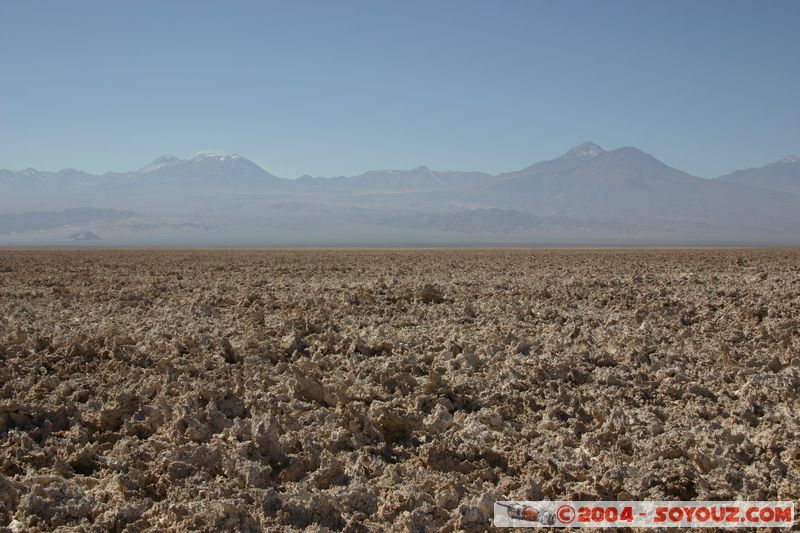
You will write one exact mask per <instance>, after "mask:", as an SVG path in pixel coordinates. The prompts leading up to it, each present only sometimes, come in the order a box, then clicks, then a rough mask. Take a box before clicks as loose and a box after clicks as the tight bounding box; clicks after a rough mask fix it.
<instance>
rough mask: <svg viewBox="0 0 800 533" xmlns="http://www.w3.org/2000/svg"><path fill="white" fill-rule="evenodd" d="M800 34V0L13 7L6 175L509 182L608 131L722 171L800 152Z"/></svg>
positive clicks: (2, 91)
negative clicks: (465, 174) (225, 173)
mask: <svg viewBox="0 0 800 533" xmlns="http://www.w3.org/2000/svg"><path fill="white" fill-rule="evenodd" d="M798 28H800V2H797V1H791V0H788V1H769V2H763V1H755V0H754V1H749V2H740V1H730V0H726V1H694V0H691V1H690V0H685V1H681V0H670V1H647V2H642V1H635V0H631V1H592V0H587V1H569V0H567V1H555V0H552V1H512V0H507V1H501V2H492V1H482V2H468V1H430V0H428V1H419V2H417V1H408V0H404V1H402V2H400V1H395V2H388V1H369V2H367V1H359V2H355V1H336V2H333V1H318V2H309V1H292V2H280V3H278V2H275V3H270V2H242V1H231V2H222V1H220V2H202V1H191V2H179V1H171V2H160V1H159V2H156V1H136V2H127V3H122V2H107V1H96V2H89V1H79V0H78V1H70V2H63V1H59V2H39V1H22V0H20V1H12V0H7V1H4V2H2V3H0V168H12V169H21V168H24V167H28V166H33V167H36V168H39V169H44V170H57V169H60V168H65V167H74V168H80V169H84V170H89V171H95V172H99V171H106V170H120V171H121V170H129V169H134V168H138V167H140V166H143V165H145V164H146V163H148V162H149V161H150V160H152V159H154V158H155V157H157V156H159V155H162V154H172V155H176V156H179V157H189V156H192V155H194V154H196V153H198V152H200V151H205V150H213V151H218V152H237V153H240V154H242V155H244V156H245V157H248V158H249V159H252V160H253V161H255V162H256V163H258V164H259V165H261V166H263V167H264V168H265V169H267V170H268V171H270V172H272V173H274V174H277V175H280V176H284V177H297V176H299V175H301V174H312V175H349V174H355V173H359V172H362V171H365V170H368V169H373V168H411V167H415V166H417V165H421V164H424V165H427V166H429V167H431V168H437V169H460V170H483V171H487V172H492V173H495V172H501V171H509V170H514V169H517V168H520V167H523V166H526V165H528V164H530V163H533V162H536V161H539V160H542V159H550V158H552V157H555V156H558V155H559V154H561V153H562V152H564V151H565V150H567V149H568V148H569V147H570V146H573V145H575V144H578V143H580V142H582V141H584V140H593V141H595V142H597V143H598V144H600V145H601V146H603V147H604V148H607V149H608V148H615V147H619V146H625V145H633V146H637V147H639V148H641V149H643V150H645V151H647V152H650V153H652V154H653V155H655V156H656V157H658V158H660V159H662V160H663V161H665V162H666V163H668V164H670V165H673V166H676V167H678V168H681V169H683V170H686V171H688V172H691V173H693V174H697V175H700V176H704V177H712V176H716V175H718V174H722V173H726V172H729V171H731V170H734V169H737V168H742V167H748V166H760V165H762V164H765V163H768V162H771V161H773V160H776V159H780V158H782V157H784V156H787V155H790V154H795V153H800V99H799V98H798V95H800V31H798Z"/></svg>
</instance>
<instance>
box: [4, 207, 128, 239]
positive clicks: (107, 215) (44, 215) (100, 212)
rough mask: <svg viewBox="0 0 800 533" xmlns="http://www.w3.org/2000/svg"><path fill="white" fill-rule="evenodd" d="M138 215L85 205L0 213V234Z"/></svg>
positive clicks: (118, 219) (111, 220)
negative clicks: (58, 209)
mask: <svg viewBox="0 0 800 533" xmlns="http://www.w3.org/2000/svg"><path fill="white" fill-rule="evenodd" d="M134 215H136V213H134V212H133V211H118V210H116V209H94V208H91V207H84V208H78V209H63V210H61V211H34V212H27V213H2V214H0V234H3V233H20V232H25V231H42V230H49V229H53V228H61V227H74V226H85V225H87V224H95V223H99V222H105V223H107V222H119V221H122V220H127V219H129V218H131V217H132V216H134Z"/></svg>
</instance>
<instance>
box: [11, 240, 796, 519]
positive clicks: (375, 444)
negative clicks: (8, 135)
mask: <svg viewBox="0 0 800 533" xmlns="http://www.w3.org/2000/svg"><path fill="white" fill-rule="evenodd" d="M798 391H800V251H798V250H794V249H771V250H748V249H729V250H726V249H685V250H680V249H676V250H527V249H497V250H482V249H475V250H466V249H465V250H269V251H266V250H265V251H257V250H252V251H245V250H208V251H200V250H196V251H195V250H163V251H134V250H128V251H114V250H105V251H103V250H96V251H75V250H72V251H2V252H0V526H3V525H6V524H9V523H10V522H11V521H12V519H13V520H15V521H16V522H14V524H15V527H19V528H22V529H23V530H26V531H37V530H38V531H49V530H52V529H55V528H57V527H59V526H71V527H79V528H82V529H83V530H87V531H95V530H97V531H100V530H112V531H113V530H122V529H126V530H128V531H144V530H150V529H157V530H161V531H182V530H187V529H200V530H216V529H230V530H238V531H260V530H274V531H287V530H293V529H296V530H300V529H303V528H316V529H317V530H323V528H329V529H332V530H346V531H367V530H386V529H396V530H416V531H420V530H424V528H428V529H430V530H451V531H452V530H459V529H466V530H483V529H485V528H487V527H488V526H489V524H490V520H491V510H492V503H493V502H494V500H496V499H583V500H586V499H628V500H640V499H670V500H688V499H706V500H711V499H749V500H769V499H781V500H792V499H794V500H797V499H800V445H798V434H799V433H800V431H799V429H798V422H799V420H798V415H797V413H798V412H800V400H798Z"/></svg>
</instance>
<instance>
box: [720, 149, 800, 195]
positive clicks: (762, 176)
mask: <svg viewBox="0 0 800 533" xmlns="http://www.w3.org/2000/svg"><path fill="white" fill-rule="evenodd" d="M717 179H718V180H720V181H724V182H728V183H738V184H739V185H747V186H750V187H760V188H762V189H771V190H773V191H781V192H788V193H791V194H798V195H800V156H796V155H795V156H789V157H785V158H783V159H781V160H780V161H775V162H774V163H770V164H768V165H764V166H763V167H760V168H747V169H743V170H737V171H735V172H731V173H730V174H726V175H724V176H720V177H719V178H717Z"/></svg>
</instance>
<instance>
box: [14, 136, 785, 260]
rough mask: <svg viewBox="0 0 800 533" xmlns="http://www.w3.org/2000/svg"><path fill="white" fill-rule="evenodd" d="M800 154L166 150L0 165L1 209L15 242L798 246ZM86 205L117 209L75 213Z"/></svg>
mask: <svg viewBox="0 0 800 533" xmlns="http://www.w3.org/2000/svg"><path fill="white" fill-rule="evenodd" d="M796 164H797V161H796V160H784V161H782V162H779V163H775V164H773V165H767V167H764V168H763V169H758V170H759V172H760V173H759V174H758V175H759V176H760V178H759V179H760V180H761V181H762V182H764V181H767V180H766V178H765V176H768V175H769V176H772V175H775V176H778V177H780V178H781V179H782V180H783V181H780V180H778V178H774V179H773V180H772V181H775V182H777V183H779V184H780V185H781V187H783V188H781V189H780V190H770V189H769V188H757V187H753V186H752V183H749V182H747V183H744V184H740V183H738V182H735V181H744V178H742V176H744V174H737V173H734V174H737V176H738V177H737V178H736V179H733V178H731V179H729V177H723V178H721V179H717V180H708V179H702V178H699V177H696V176H692V175H689V174H687V173H686V172H683V171H681V170H678V169H675V168H672V167H670V166H668V165H666V164H664V163H663V162H661V161H659V160H658V159H656V158H655V157H653V156H652V155H650V154H647V153H645V152H642V151H641V150H639V149H637V148H633V147H624V148H618V149H615V150H608V151H606V150H603V149H602V148H600V147H599V146H597V145H596V144H594V143H591V142H586V143H583V144H581V145H579V146H576V147H574V148H572V149H571V150H569V151H567V152H566V153H564V154H563V155H562V156H560V157H557V158H555V159H552V160H549V161H541V162H538V163H535V164H533V165H530V166H527V167H525V168H523V169H521V170H517V171H513V172H507V173H504V174H500V175H497V176H490V175H488V174H484V173H481V172H458V171H435V170H431V169H428V168H427V167H417V168H415V169H411V170H382V171H370V172H365V173H363V174H360V175H357V176H350V177H337V178H312V177H308V176H304V177H303V178H299V179H297V180H287V179H282V178H279V177H276V176H274V175H272V174H270V173H269V172H267V171H265V170H264V169H262V168H261V167H259V166H258V165H256V164H255V163H253V162H252V161H249V160H247V159H245V158H243V157H241V156H239V155H219V154H200V155H198V156H196V157H193V158H190V159H178V158H176V157H173V156H162V157H159V158H158V159H156V160H154V161H153V162H151V163H150V164H148V165H145V166H143V167H142V168H140V169H138V170H134V171H129V172H119V173H107V174H103V175H100V176H97V175H92V174H87V173H84V172H81V171H77V170H64V171H60V172H40V171H36V170H33V169H26V170H22V171H19V172H12V171H8V170H3V171H0V213H18V214H7V215H3V216H4V217H6V218H3V217H0V233H2V232H3V227H5V235H6V236H7V237H4V238H5V239H6V240H7V239H10V238H11V237H8V236H9V235H13V242H15V243H24V242H28V241H35V242H50V241H52V242H54V243H57V242H64V240H65V239H68V238H69V236H70V235H73V234H75V233H76V232H78V233H80V232H83V231H91V232H94V233H95V234H97V235H102V237H103V242H105V243H109V244H113V243H129V244H134V243H135V244H155V243H160V244H176V243H185V244H188V243H191V244H198V245H202V244H247V245H261V244H320V245H324V244H366V243H369V244H380V243H406V244H411V243H463V244H467V243H474V244H492V243H521V244H524V243H537V242H565V243H566V242H572V243H587V244H588V243H614V244H625V243H636V244H648V243H649V244H658V243H670V244H679V243H703V244H708V243H740V244H745V243H746V244H750V243H798V242H800V237H798V236H800V196H796V195H792V194H786V191H787V186H786V183H789V184H791V183H794V182H792V181H791V180H792V179H793V178H792V176H794V174H792V170H791V169H792V168H794V165H796ZM775 165H779V166H778V167H775ZM764 169H767V170H769V172H766V171H765V170H764ZM776 169H777V170H776ZM742 172H744V173H747V172H749V171H742ZM731 176H734V175H731ZM784 178H785V179H784ZM772 181H770V183H772ZM761 185H762V187H763V183H761ZM774 187H775V188H776V189H778V186H774ZM86 205H94V206H97V207H98V208H101V207H102V208H107V209H113V210H114V211H113V212H112V213H106V214H104V215H102V216H100V214H101V213H98V212H92V211H81V210H79V209H78V210H76V209H72V208H84V206H86ZM129 210H135V212H136V214H135V215H132V214H130V211H129ZM99 211H100V212H102V210H99ZM115 213H122V214H121V215H120V214H115ZM81 217H84V218H81ZM86 217H89V219H87V218H86ZM91 217H95V218H94V219H91ZM90 219H91V220H90ZM0 242H2V241H0Z"/></svg>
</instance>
